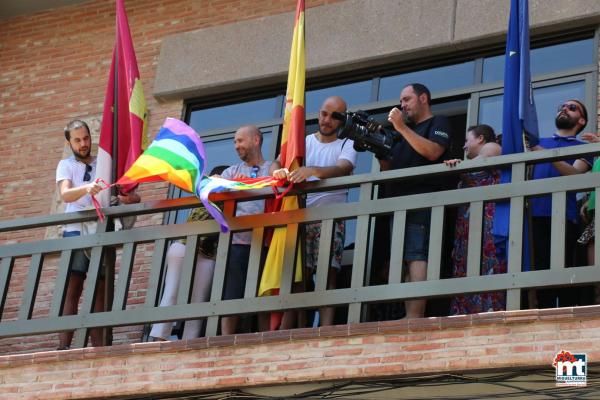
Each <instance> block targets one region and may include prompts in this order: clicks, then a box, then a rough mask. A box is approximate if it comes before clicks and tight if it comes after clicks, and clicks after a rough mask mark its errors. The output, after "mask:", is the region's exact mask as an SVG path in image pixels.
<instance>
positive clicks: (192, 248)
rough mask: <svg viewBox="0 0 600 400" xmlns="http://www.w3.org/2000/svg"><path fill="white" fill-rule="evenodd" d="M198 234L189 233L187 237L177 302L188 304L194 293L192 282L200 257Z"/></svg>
mask: <svg viewBox="0 0 600 400" xmlns="http://www.w3.org/2000/svg"><path fill="white" fill-rule="evenodd" d="M197 254H198V235H189V236H187V238H186V245H185V255H184V257H183V268H182V271H181V277H180V281H179V291H178V292H177V304H187V303H188V302H189V301H190V297H191V294H192V282H193V281H194V275H195V274H197V273H198V271H196V260H197V259H198V256H197Z"/></svg>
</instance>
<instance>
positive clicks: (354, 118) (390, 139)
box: [331, 111, 400, 158]
mask: <svg viewBox="0 0 600 400" xmlns="http://www.w3.org/2000/svg"><path fill="white" fill-rule="evenodd" d="M331 117H332V118H333V119H336V120H338V121H342V125H341V126H340V128H339V129H338V132H337V137H338V138H340V139H346V138H350V139H352V140H353V141H354V150H356V151H366V150H368V151H370V152H371V153H374V154H375V157H377V158H387V157H389V155H390V153H391V151H392V146H393V144H394V141H395V140H398V139H399V138H400V134H399V133H397V132H391V131H388V130H386V129H384V128H383V127H382V126H381V125H380V124H379V123H378V122H376V121H375V120H374V119H373V118H372V117H370V116H369V115H368V114H367V113H366V112H364V111H356V112H351V111H347V112H345V113H340V112H333V113H332V114H331Z"/></svg>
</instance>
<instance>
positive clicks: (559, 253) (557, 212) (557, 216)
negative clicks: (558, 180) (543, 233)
mask: <svg viewBox="0 0 600 400" xmlns="http://www.w3.org/2000/svg"><path fill="white" fill-rule="evenodd" d="M566 209H567V193H566V192H555V193H552V219H551V221H552V222H551V229H550V243H552V246H550V259H551V260H552V268H564V267H565V244H566V242H565V230H566V228H567V225H566V216H565V210H566ZM571 245H573V246H575V243H571Z"/></svg>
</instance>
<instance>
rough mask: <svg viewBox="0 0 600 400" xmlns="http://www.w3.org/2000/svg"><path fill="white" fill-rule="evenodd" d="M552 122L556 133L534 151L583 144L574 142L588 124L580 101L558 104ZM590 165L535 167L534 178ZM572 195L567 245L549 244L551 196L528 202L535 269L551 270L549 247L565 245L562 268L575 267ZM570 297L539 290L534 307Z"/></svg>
mask: <svg viewBox="0 0 600 400" xmlns="http://www.w3.org/2000/svg"><path fill="white" fill-rule="evenodd" d="M554 122H555V125H556V133H555V134H554V135H553V136H551V137H544V138H540V143H539V145H538V146H535V147H533V150H543V149H556V148H560V147H570V146H577V145H580V144H585V143H586V142H583V141H580V140H578V139H577V134H579V133H580V132H581V131H582V130H583V128H584V127H585V126H586V125H587V122H588V113H587V109H586V108H585V105H584V104H583V103H582V102H581V101H579V100H575V99H572V100H567V101H566V102H564V103H563V104H561V105H559V106H558V109H557V111H556V118H555V120H554ZM592 163H593V160H592V157H587V158H579V159H573V160H566V161H557V162H552V163H542V164H536V165H535V166H534V169H533V179H544V178H553V177H557V176H566V175H575V174H583V173H585V172H587V171H589V170H590V168H591V166H592ZM575 195H576V194H575V193H573V192H568V193H567V207H566V226H565V236H566V243H551V241H550V230H551V216H552V197H551V196H550V195H546V196H540V197H533V198H531V199H529V206H530V209H531V216H532V235H533V248H534V266H535V269H548V268H550V261H551V260H550V248H551V246H557V245H558V246H565V266H566V267H567V268H568V267H573V266H575V244H576V240H577V238H578V237H579V236H578V235H579V231H580V229H579V223H580V221H579V211H578V208H577V199H576V197H575ZM555 261H556V260H555ZM561 293H563V295H561ZM572 297H573V296H571V295H567V294H564V290H561V289H546V290H538V291H537V302H538V304H537V306H538V308H548V307H563V306H566V305H568V303H569V302H570V301H571V300H570V299H571V298H572ZM574 301H575V302H577V301H576V300H574Z"/></svg>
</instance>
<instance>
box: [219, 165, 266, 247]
mask: <svg viewBox="0 0 600 400" xmlns="http://www.w3.org/2000/svg"><path fill="white" fill-rule="evenodd" d="M271 164H272V161H265V162H264V163H263V164H262V165H260V166H258V167H259V169H258V171H257V172H256V177H257V178H258V177H261V176H269V168H270V167H271ZM252 168H253V166H248V165H246V163H241V164H236V165H232V166H231V167H229V168H227V169H226V170H225V171H223V173H222V174H221V176H222V177H223V178H225V179H232V178H233V177H235V176H236V175H246V176H251V174H252V172H253V171H252ZM264 212H265V201H264V200H254V201H244V202H238V203H237V206H236V211H235V216H236V217H239V216H241V215H252V214H262V213H264ZM251 242H252V231H248V232H240V233H234V234H233V238H232V239H231V243H232V244H250V243H251Z"/></svg>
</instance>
